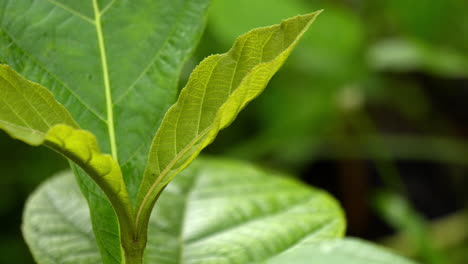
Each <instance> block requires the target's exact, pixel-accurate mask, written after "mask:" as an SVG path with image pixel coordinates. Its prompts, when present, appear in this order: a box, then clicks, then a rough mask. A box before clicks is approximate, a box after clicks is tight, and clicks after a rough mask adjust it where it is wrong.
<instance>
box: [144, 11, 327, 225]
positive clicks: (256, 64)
mask: <svg viewBox="0 0 468 264" xmlns="http://www.w3.org/2000/svg"><path fill="white" fill-rule="evenodd" d="M319 13H320V12H316V13H312V14H308V15H303V16H296V17H293V18H290V19H287V20H284V21H283V22H282V23H281V24H279V25H274V26H270V27H264V28H259V29H255V30H253V31H251V32H249V33H247V34H245V35H243V36H241V37H239V39H238V40H237V41H236V43H235V44H234V46H233V48H232V49H231V50H230V51H229V52H228V53H225V54H221V55H214V56H210V57H208V58H207V59H205V60H203V61H202V62H201V63H200V65H198V66H197V67H196V68H195V70H194V71H193V73H192V74H191V76H190V79H189V81H188V83H187V85H186V87H185V88H184V89H183V90H182V92H181V94H180V96H179V99H178V101H177V102H176V104H175V105H174V106H172V107H171V108H170V109H169V110H168V112H167V113H166V115H165V117H164V120H163V121H162V123H161V127H160V128H159V130H158V132H157V133H156V136H155V138H154V141H153V143H152V146H151V149H150V154H149V158H148V163H147V167H146V170H145V174H144V178H143V181H142V184H141V186H140V191H139V196H138V199H137V207H136V208H137V210H136V213H137V219H136V220H137V225H138V226H139V227H140V228H141V229H142V230H143V231H142V232H144V228H145V221H147V219H148V218H149V214H150V212H151V210H150V209H151V207H152V206H153V204H154V202H155V200H156V199H157V197H158V195H159V193H160V192H161V191H162V190H163V189H164V187H165V186H166V185H167V183H168V182H169V181H170V180H171V179H172V178H173V177H174V176H175V175H176V174H177V173H178V172H180V171H181V170H182V169H184V168H185V167H186V166H187V165H188V164H189V163H190V162H191V161H192V160H193V159H194V158H195V157H196V156H197V155H198V153H200V151H201V150H202V149H203V148H204V147H205V146H207V145H208V144H209V143H211V142H212V141H213V139H214V138H215V137H216V135H217V133H218V132H219V130H221V129H222V128H224V127H226V126H228V125H229V124H230V123H231V122H232V121H233V120H234V118H235V117H236V116H237V114H238V113H239V112H240V110H241V109H242V108H244V107H245V105H246V104H247V103H248V102H250V101H251V100H252V99H254V98H255V97H256V96H258V95H259V94H260V93H261V92H262V91H263V89H264V88H265V86H266V85H267V83H268V81H269V80H270V79H271V77H272V76H273V75H274V74H275V73H276V72H277V71H278V69H279V68H280V67H281V65H282V64H283V63H284V62H285V60H286V58H287V57H288V56H289V54H290V53H291V51H292V50H293V48H294V47H295V46H296V44H297V42H298V41H299V40H300V39H301V37H302V36H303V34H304V33H305V31H306V30H307V29H308V28H309V26H310V25H311V24H312V22H313V21H314V20H315V18H316V17H317V15H318V14H319Z"/></svg>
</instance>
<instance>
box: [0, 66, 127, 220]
mask: <svg viewBox="0 0 468 264" xmlns="http://www.w3.org/2000/svg"><path fill="white" fill-rule="evenodd" d="M0 94H1V95H2V97H0V129H2V130H4V131H6V132H7V133H8V134H9V135H10V136H12V137H13V138H17V139H19V140H21V141H23V142H25V143H28V144H30V145H34V146H38V145H42V144H44V145H46V146H48V147H50V148H52V149H54V150H55V151H57V152H59V153H61V154H63V155H64V156H66V157H67V158H69V159H70V160H72V161H73V162H75V163H76V164H77V165H78V166H80V167H81V168H82V169H83V170H84V171H86V173H87V174H88V175H89V176H91V177H92V178H93V179H94V181H95V182H96V183H97V184H98V185H99V186H100V187H101V188H102V190H103V191H104V192H105V193H106V195H107V197H108V198H109V199H110V201H111V202H112V204H113V205H114V208H116V211H117V214H121V216H122V217H121V219H122V220H126V221H127V222H124V223H122V225H124V226H129V225H130V224H131V223H132V222H131V221H130V219H131V218H132V208H131V204H130V200H129V197H128V194H127V190H126V187H125V183H124V181H123V177H122V173H121V171H120V167H119V165H118V164H117V163H116V162H115V161H114V160H113V159H112V157H111V156H110V155H105V154H102V153H101V152H100V150H99V147H98V145H97V141H96V137H95V136H94V135H93V134H91V133H90V132H88V131H85V130H81V129H79V128H78V125H77V124H76V122H75V121H74V120H73V118H72V117H71V115H70V113H69V112H68V111H67V109H65V107H64V106H63V105H61V104H60V103H59V102H57V101H56V100H55V98H54V96H53V95H52V93H51V92H49V91H48V90H47V89H46V88H44V87H42V86H41V85H39V84H37V83H33V82H30V81H28V80H26V79H24V78H23V77H21V76H20V75H19V74H18V73H16V72H15V71H14V70H12V69H11V68H10V67H9V66H7V65H0Z"/></svg>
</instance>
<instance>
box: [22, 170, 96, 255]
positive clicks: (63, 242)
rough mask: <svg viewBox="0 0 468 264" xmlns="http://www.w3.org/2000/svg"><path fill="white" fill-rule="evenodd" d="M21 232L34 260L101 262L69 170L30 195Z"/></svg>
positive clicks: (87, 215) (84, 202) (87, 212)
mask: <svg viewBox="0 0 468 264" xmlns="http://www.w3.org/2000/svg"><path fill="white" fill-rule="evenodd" d="M22 231H23V234H24V237H25V239H26V242H27V244H28V246H29V248H30V249H31V252H32V254H33V256H34V259H35V260H36V262H37V263H40V264H49V263H50V264H52V263H53V264H56V263H61V264H74V263H86V264H100V263H102V261H101V255H100V254H99V250H98V248H97V244H96V241H95V238H94V234H93V230H92V228H91V219H90V216H89V209H88V205H87V204H86V200H85V198H84V197H83V195H82V194H81V193H80V189H79V188H78V185H77V184H76V181H75V179H74V177H73V174H72V173H71V172H70V171H67V172H63V173H59V174H57V175H56V176H54V177H53V178H52V179H49V180H47V181H46V182H44V183H43V184H42V185H41V186H40V187H39V188H38V189H37V190H36V191H35V192H34V193H33V194H32V195H31V196H30V198H29V199H28V201H27V203H26V207H25V211H24V215H23V225H22Z"/></svg>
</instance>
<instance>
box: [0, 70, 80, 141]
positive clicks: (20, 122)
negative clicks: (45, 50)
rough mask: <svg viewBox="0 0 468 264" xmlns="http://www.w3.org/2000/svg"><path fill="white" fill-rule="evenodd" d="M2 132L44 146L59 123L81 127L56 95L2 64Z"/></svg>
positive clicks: (0, 107) (0, 73) (0, 100)
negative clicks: (50, 130) (46, 137)
mask: <svg viewBox="0 0 468 264" xmlns="http://www.w3.org/2000/svg"><path fill="white" fill-rule="evenodd" d="M0 94H1V95H2V96H1V97H0V129H2V130H4V131H5V132H7V133H8V134H9V135H10V136H11V137H13V138H16V139H19V140H21V141H24V142H26V143H28V144H30V145H34V146H37V145H40V144H42V142H43V141H44V137H45V135H46V134H47V132H48V131H49V129H50V128H52V127H53V126H55V125H57V124H64V125H68V126H70V127H73V128H78V125H77V124H76V122H75V120H73V118H72V116H71V115H70V113H68V111H67V109H66V108H65V107H64V106H63V105H61V104H60V103H58V102H57V101H56V100H55V98H54V96H53V95H52V93H50V92H49V91H48V90H47V89H46V88H44V87H42V86H40V85H39V84H37V83H33V82H30V81H28V80H26V79H24V78H23V77H22V76H20V75H19V74H18V73H16V72H15V71H14V70H13V69H12V68H10V67H9V66H8V65H0Z"/></svg>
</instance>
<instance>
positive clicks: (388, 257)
mask: <svg viewBox="0 0 468 264" xmlns="http://www.w3.org/2000/svg"><path fill="white" fill-rule="evenodd" d="M287 263H294V264H311V263H319V264H322V263H324V264H343V263H346V264H416V262H414V261H411V260H409V259H405V258H403V257H400V256H398V255H396V254H394V253H392V252H390V251H388V250H386V249H384V248H382V247H379V246H376V245H372V244H370V243H369V242H366V241H364V240H360V239H356V238H345V239H335V240H329V241H326V240H325V241H322V242H320V243H314V244H306V245H297V246H295V247H293V248H291V249H289V250H288V251H286V252H284V253H282V254H280V255H278V256H277V257H274V258H272V259H271V260H270V261H268V264H287Z"/></svg>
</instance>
